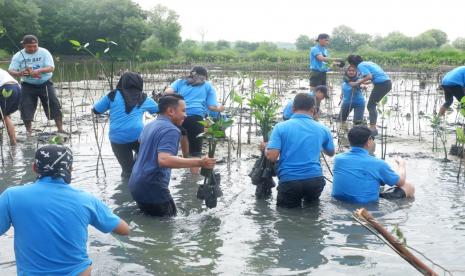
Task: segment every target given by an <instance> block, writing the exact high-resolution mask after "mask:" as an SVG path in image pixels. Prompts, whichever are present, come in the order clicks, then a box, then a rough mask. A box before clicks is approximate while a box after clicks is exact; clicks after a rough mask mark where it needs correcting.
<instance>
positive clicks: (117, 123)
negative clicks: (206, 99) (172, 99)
mask: <svg viewBox="0 0 465 276" xmlns="http://www.w3.org/2000/svg"><path fill="white" fill-rule="evenodd" d="M143 86H144V82H143V80H142V77H141V76H140V75H138V74H136V73H132V72H126V73H124V74H123V75H122V76H121V78H120V80H119V81H118V85H117V86H116V89H115V90H113V91H111V92H110V93H108V94H107V95H106V96H104V97H103V98H101V99H100V100H99V101H98V102H97V103H95V105H94V107H93V109H92V111H93V112H94V113H95V114H101V113H104V112H106V111H107V110H110V132H109V137H110V142H111V149H112V150H113V153H114V154H115V156H116V159H118V162H119V164H120V166H121V168H122V169H123V172H122V173H121V176H123V177H129V176H130V175H131V172H132V167H133V166H134V153H136V154H137V152H138V150H139V142H138V139H139V135H140V134H141V132H142V129H143V128H144V124H143V121H142V117H143V115H144V112H149V113H151V114H154V113H157V112H158V105H157V103H156V102H155V101H154V100H153V99H152V98H149V97H147V94H145V93H143V92H142V89H143Z"/></svg>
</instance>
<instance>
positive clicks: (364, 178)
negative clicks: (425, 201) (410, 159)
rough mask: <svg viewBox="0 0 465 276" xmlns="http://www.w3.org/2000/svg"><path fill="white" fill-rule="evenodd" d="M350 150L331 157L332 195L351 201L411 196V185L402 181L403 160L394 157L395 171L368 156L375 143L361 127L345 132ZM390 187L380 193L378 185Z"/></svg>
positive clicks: (362, 201)
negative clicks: (332, 161)
mask: <svg viewBox="0 0 465 276" xmlns="http://www.w3.org/2000/svg"><path fill="white" fill-rule="evenodd" d="M348 138H349V143H350V146H351V150H350V151H349V152H345V153H340V154H338V155H336V157H335V158H334V167H333V173H334V178H333V190H332V196H333V197H334V198H336V199H338V200H342V201H347V202H352V203H362V204H365V203H369V202H376V201H378V200H379V197H380V196H381V197H383V198H386V199H397V198H405V197H413V195H414V193H415V188H414V186H413V185H412V184H410V183H408V182H406V170H405V161H404V160H403V159H401V158H399V159H397V160H396V162H397V164H398V173H396V172H394V171H393V170H392V169H391V167H390V166H389V165H388V164H387V163H386V161H384V160H381V159H378V158H376V157H374V156H371V155H370V152H372V151H373V150H374V147H375V144H374V143H375V142H374V137H373V136H372V132H371V130H370V129H369V128H367V127H365V126H355V127H353V128H352V129H350V130H349V133H348ZM384 184H386V185H388V186H391V188H389V189H387V190H386V191H383V192H381V193H380V186H381V185H384Z"/></svg>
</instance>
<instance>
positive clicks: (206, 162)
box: [200, 156, 216, 169]
mask: <svg viewBox="0 0 465 276" xmlns="http://www.w3.org/2000/svg"><path fill="white" fill-rule="evenodd" d="M215 164H216V159H215V158H210V157H208V156H204V157H202V159H200V167H202V168H205V169H213V167H215Z"/></svg>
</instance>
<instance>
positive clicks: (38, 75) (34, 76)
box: [31, 70, 42, 79]
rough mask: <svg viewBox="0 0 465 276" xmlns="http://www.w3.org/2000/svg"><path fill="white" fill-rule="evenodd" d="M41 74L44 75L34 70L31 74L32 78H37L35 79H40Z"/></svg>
mask: <svg viewBox="0 0 465 276" xmlns="http://www.w3.org/2000/svg"><path fill="white" fill-rule="evenodd" d="M41 74H42V73H41V72H40V71H39V70H32V72H31V76H32V77H33V78H35V79H40V75H41Z"/></svg>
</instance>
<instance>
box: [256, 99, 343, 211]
mask: <svg viewBox="0 0 465 276" xmlns="http://www.w3.org/2000/svg"><path fill="white" fill-rule="evenodd" d="M292 109H293V113H294V115H292V117H291V118H290V119H289V120H287V121H284V122H280V123H278V124H276V125H275V126H274V128H273V130H272V132H271V136H270V140H269V142H268V143H267V144H266V150H265V155H266V158H268V160H270V161H271V162H278V173H277V174H278V179H279V185H278V196H277V205H278V206H279V207H286V208H295V207H301V206H302V199H303V200H304V201H306V202H311V201H315V200H318V198H319V197H320V194H321V192H322V191H323V188H324V186H325V184H326V183H325V179H324V177H323V172H322V169H321V164H320V153H321V151H323V153H324V154H326V155H328V156H333V155H334V142H333V137H332V135H331V132H330V130H329V129H328V128H327V127H326V126H324V125H323V124H321V123H319V122H316V121H315V120H313V118H312V116H313V114H314V113H315V98H314V97H312V96H310V95H308V93H299V94H297V95H296V96H295V98H294V104H293V106H292Z"/></svg>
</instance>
